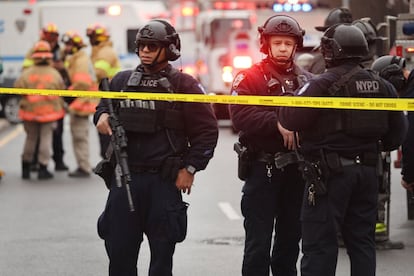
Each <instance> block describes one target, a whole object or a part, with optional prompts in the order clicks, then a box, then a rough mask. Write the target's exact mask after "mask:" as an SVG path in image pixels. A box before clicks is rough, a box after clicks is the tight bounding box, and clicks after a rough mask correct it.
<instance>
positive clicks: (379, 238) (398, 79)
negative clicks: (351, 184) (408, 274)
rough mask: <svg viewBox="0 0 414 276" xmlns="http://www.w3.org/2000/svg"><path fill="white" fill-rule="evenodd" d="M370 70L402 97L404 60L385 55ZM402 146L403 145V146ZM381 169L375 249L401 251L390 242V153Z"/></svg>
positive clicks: (404, 72) (387, 153) (406, 74)
mask: <svg viewBox="0 0 414 276" xmlns="http://www.w3.org/2000/svg"><path fill="white" fill-rule="evenodd" d="M371 69H372V70H373V71H375V72H377V73H378V74H379V76H380V77H382V78H384V79H386V80H387V81H389V82H390V83H391V84H392V85H393V86H394V88H395V89H396V91H397V92H398V94H399V96H403V97H404V94H405V90H406V83H407V82H406V77H408V75H409V73H410V72H409V71H408V70H407V69H406V68H405V59H404V58H401V57H397V56H391V55H386V56H382V57H380V58H378V59H376V60H375V61H374V62H373V63H372V65H371ZM403 146H404V144H403ZM382 156H383V160H382V161H383V162H382V168H380V170H379V171H380V172H381V173H380V175H379V176H380V179H379V181H380V182H379V184H380V185H379V190H378V218H377V223H376V227H375V241H376V246H377V249H402V248H403V247H404V244H403V243H402V242H395V241H391V240H390V233H389V230H390V228H389V223H390V221H389V215H390V197H391V187H390V184H391V183H390V181H391V179H390V173H391V157H390V152H383V153H382Z"/></svg>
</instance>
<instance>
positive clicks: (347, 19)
mask: <svg viewBox="0 0 414 276" xmlns="http://www.w3.org/2000/svg"><path fill="white" fill-rule="evenodd" d="M351 22H352V13H351V11H350V10H349V9H347V8H334V9H332V10H331V11H330V12H329V14H328V16H327V17H326V18H325V22H324V25H323V26H317V27H315V29H316V30H317V31H320V32H324V31H326V30H327V29H328V28H329V27H331V26H333V25H336V24H340V23H351ZM313 54H314V59H313V62H312V64H311V65H310V66H309V72H312V73H314V74H322V73H323V72H324V71H325V69H326V66H325V60H324V58H323V56H322V53H321V52H320V46H319V47H317V48H316V49H315V50H314V52H313Z"/></svg>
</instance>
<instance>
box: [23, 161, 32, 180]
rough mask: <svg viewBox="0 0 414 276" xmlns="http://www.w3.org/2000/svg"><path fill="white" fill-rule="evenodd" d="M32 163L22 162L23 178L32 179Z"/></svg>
mask: <svg viewBox="0 0 414 276" xmlns="http://www.w3.org/2000/svg"><path fill="white" fill-rule="evenodd" d="M31 165H32V162H27V161H22V178H23V179H30V166H31Z"/></svg>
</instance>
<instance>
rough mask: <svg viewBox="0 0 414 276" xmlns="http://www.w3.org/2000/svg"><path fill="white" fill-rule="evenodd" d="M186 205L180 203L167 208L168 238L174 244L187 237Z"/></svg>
mask: <svg viewBox="0 0 414 276" xmlns="http://www.w3.org/2000/svg"><path fill="white" fill-rule="evenodd" d="M188 205H189V204H188V203H187V202H184V201H181V202H178V203H176V204H173V205H171V206H169V207H168V208H167V219H168V228H167V231H168V238H169V240H171V241H174V242H182V241H183V240H184V239H185V237H186V236H187V209H188Z"/></svg>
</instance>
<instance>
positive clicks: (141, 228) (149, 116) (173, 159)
mask: <svg viewBox="0 0 414 276" xmlns="http://www.w3.org/2000/svg"><path fill="white" fill-rule="evenodd" d="M136 46H137V48H136V53H137V55H138V57H139V58H140V60H141V64H140V65H138V66H137V68H136V69H135V70H127V71H121V72H119V73H117V74H116V75H115V76H114V77H113V79H112V80H111V82H110V90H111V91H126V92H137V93H139V92H141V91H142V92H148V91H149V92H152V93H198V94H203V92H204V91H203V89H202V87H201V85H200V84H199V83H198V82H197V81H196V80H195V79H194V78H193V77H191V76H190V75H187V74H184V73H182V72H180V71H178V70H177V69H175V68H173V67H172V66H171V65H170V64H169V61H173V60H176V59H178V58H179V57H180V52H179V51H180V38H179V35H178V34H177V33H176V31H175V29H174V28H173V26H171V25H170V24H169V23H168V22H166V21H163V20H152V21H149V22H148V23H147V24H145V25H144V26H142V27H141V28H140V29H139V30H138V33H137V36H136ZM113 104H114V109H115V113H116V114H117V117H118V118H119V121H120V123H121V125H122V126H123V128H124V129H125V132H126V136H127V139H128V146H127V153H128V165H129V170H130V172H131V178H132V181H131V185H130V190H131V194H132V201H133V204H134V211H132V212H131V211H130V208H128V206H129V205H128V200H127V197H126V194H125V190H124V189H120V188H118V187H117V184H116V177H115V176H113V177H112V179H111V185H110V191H109V197H108V201H107V205H106V208H105V210H104V212H103V213H102V215H101V216H100V218H99V220H98V233H99V235H100V237H101V238H102V239H104V240H105V248H106V251H107V253H108V256H109V260H110V264H109V275H131V276H132V275H137V259H138V253H139V249H140V245H141V243H142V240H143V234H145V235H146V236H147V238H148V241H149V247H150V251H151V262H150V267H149V275H157V276H158V275H172V261H173V254H174V249H175V244H176V243H177V242H181V241H183V240H184V238H185V235H186V229H187V215H186V210H187V204H186V203H185V202H183V201H182V196H181V192H186V193H188V194H189V193H190V192H191V189H192V185H193V181H194V175H195V174H196V172H197V171H200V170H203V169H205V168H206V166H207V164H208V162H209V160H210V159H211V158H212V157H213V153H214V149H215V146H216V143H217V138H218V128H217V120H216V118H215V116H214V113H213V110H212V108H211V106H210V105H209V104H203V103H182V102H166V101H144V100H118V101H113ZM108 112H109V108H108V102H107V101H105V100H102V101H101V102H100V104H99V105H98V107H97V111H96V113H95V117H94V122H95V124H96V127H97V129H98V131H99V132H100V133H103V134H109V135H113V133H112V130H111V128H110V125H109V123H108Z"/></svg>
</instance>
